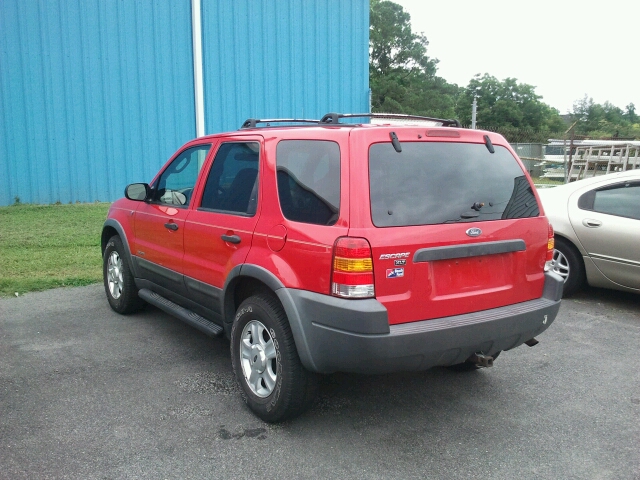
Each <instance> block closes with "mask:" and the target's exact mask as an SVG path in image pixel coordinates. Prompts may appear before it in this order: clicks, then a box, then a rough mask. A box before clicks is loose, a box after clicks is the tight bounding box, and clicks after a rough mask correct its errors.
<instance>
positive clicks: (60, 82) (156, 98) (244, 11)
mask: <svg viewBox="0 0 640 480" xmlns="http://www.w3.org/2000/svg"><path fill="white" fill-rule="evenodd" d="M202 24H203V55H204V60H203V63H204V65H203V69H204V83H205V125H206V130H207V132H208V133H214V132H219V131H225V130H235V129H237V128H238V127H239V126H240V124H241V123H242V121H244V120H245V119H246V118H248V117H263V118H264V117H306V118H317V117H320V116H321V115H322V114H324V113H326V112H327V111H340V112H356V111H367V109H368V98H369V97H368V89H369V80H368V75H369V70H368V42H369V2H368V0H315V1H307V0H234V1H231V0H202ZM195 134H196V133H195V111H194V91H193V63H192V38H191V1H190V0H180V1H171V0H164V1H153V2H149V1H142V0H140V1H136V0H120V1H116V0H41V1H39V2H36V1H31V0H30V1H24V0H0V205H8V204H11V203H13V202H14V198H15V197H19V198H20V200H21V201H22V202H32V203H53V202H56V201H60V202H63V203H67V202H75V201H82V202H91V201H95V200H101V201H102V200H115V199H116V198H118V197H121V196H122V192H123V188H124V186H125V185H126V184H128V183H131V182H136V181H150V180H151V178H152V176H153V175H154V174H155V173H156V172H157V170H158V169H159V168H160V166H161V165H162V164H163V163H164V162H165V161H166V159H167V158H168V157H169V156H170V155H171V154H172V153H173V152H174V151H175V150H176V149H177V148H178V147H179V146H180V145H182V144H183V143H184V142H186V141H187V140H189V139H191V138H193V137H194V136H195Z"/></svg>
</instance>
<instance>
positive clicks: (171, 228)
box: [164, 222, 178, 232]
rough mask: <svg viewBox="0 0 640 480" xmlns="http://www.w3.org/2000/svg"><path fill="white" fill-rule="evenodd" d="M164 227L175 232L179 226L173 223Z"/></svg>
mask: <svg viewBox="0 0 640 480" xmlns="http://www.w3.org/2000/svg"><path fill="white" fill-rule="evenodd" d="M164 226H165V227H166V228H168V229H169V230H173V231H174V232H175V231H176V230H177V229H178V224H177V223H173V222H169V223H165V224H164Z"/></svg>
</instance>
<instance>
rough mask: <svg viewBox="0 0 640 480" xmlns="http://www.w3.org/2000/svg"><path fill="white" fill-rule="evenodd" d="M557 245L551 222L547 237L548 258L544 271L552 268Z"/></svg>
mask: <svg viewBox="0 0 640 480" xmlns="http://www.w3.org/2000/svg"><path fill="white" fill-rule="evenodd" d="M554 246H555V240H554V239H553V226H551V224H549V237H548V239H547V258H546V261H545V262H544V271H545V272H548V271H549V270H551V267H552V264H553V248H554Z"/></svg>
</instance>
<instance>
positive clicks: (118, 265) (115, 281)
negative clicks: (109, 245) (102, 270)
mask: <svg viewBox="0 0 640 480" xmlns="http://www.w3.org/2000/svg"><path fill="white" fill-rule="evenodd" d="M107 284H108V286H109V293H110V294H111V296H112V297H113V298H115V299H116V300H117V299H119V298H120V295H122V290H123V288H124V278H123V277H122V258H120V255H118V252H116V251H115V250H114V251H113V252H111V255H109V260H108V261H107Z"/></svg>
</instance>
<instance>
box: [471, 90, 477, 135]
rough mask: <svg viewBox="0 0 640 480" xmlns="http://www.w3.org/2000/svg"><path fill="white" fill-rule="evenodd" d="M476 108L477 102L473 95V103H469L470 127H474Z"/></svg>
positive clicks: (473, 128)
mask: <svg viewBox="0 0 640 480" xmlns="http://www.w3.org/2000/svg"><path fill="white" fill-rule="evenodd" d="M477 109H478V102H477V101H476V96H475V95H474V96H473V103H472V104H471V129H472V130H475V129H476V110H477Z"/></svg>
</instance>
